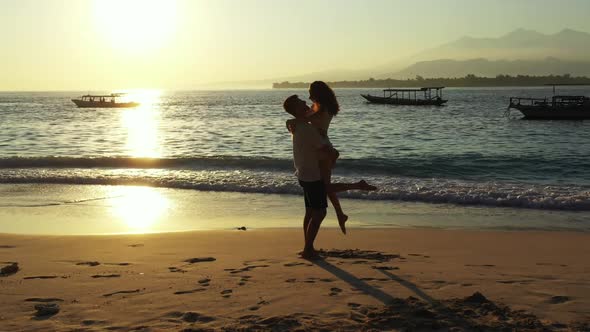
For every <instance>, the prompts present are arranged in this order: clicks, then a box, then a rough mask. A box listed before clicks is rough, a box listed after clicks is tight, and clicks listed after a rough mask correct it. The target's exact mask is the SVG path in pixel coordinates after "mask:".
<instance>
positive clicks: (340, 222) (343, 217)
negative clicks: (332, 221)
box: [338, 213, 348, 234]
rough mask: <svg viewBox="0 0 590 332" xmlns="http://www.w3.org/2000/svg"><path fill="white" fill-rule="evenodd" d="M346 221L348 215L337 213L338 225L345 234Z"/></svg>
mask: <svg viewBox="0 0 590 332" xmlns="http://www.w3.org/2000/svg"><path fill="white" fill-rule="evenodd" d="M346 221H348V216H347V215H345V214H344V213H343V214H339V215H338V226H340V230H341V231H342V233H343V234H346Z"/></svg>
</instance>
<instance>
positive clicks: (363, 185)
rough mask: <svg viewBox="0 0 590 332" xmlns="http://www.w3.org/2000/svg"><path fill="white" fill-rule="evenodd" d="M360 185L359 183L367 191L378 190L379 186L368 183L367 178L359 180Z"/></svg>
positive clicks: (361, 188)
mask: <svg viewBox="0 0 590 332" xmlns="http://www.w3.org/2000/svg"><path fill="white" fill-rule="evenodd" d="M358 185H359V189H360V190H366V191H373V190H377V187H375V186H372V185H370V184H368V183H367V181H365V180H360V181H359V182H358Z"/></svg>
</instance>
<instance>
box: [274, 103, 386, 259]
mask: <svg viewBox="0 0 590 332" xmlns="http://www.w3.org/2000/svg"><path fill="white" fill-rule="evenodd" d="M283 108H284V109H285V111H287V113H289V114H291V115H293V116H294V117H295V119H292V120H288V121H287V128H289V131H290V132H291V134H292V135H293V163H294V165H295V175H296V176H297V178H298V179H299V185H301V187H302V188H303V198H304V201H305V217H304V218H303V235H304V240H305V246H304V247H303V252H302V253H301V256H302V257H303V258H306V259H316V258H318V253H317V251H316V250H315V248H314V246H313V243H314V241H315V238H316V236H317V234H318V231H319V230H320V225H321V224H322V221H323V220H324V218H325V217H326V208H327V207H328V201H327V194H326V188H325V184H324V181H322V178H321V175H320V166H319V159H320V158H334V159H335V158H337V154H338V151H336V150H335V149H334V148H332V147H329V146H325V145H324V144H323V143H322V137H321V135H320V133H319V131H318V130H317V129H316V128H314V127H313V126H311V125H310V124H309V123H307V120H306V117H305V114H306V113H307V112H308V111H309V107H308V106H307V104H306V103H305V101H303V100H301V99H299V97H298V96H297V95H292V96H290V97H289V98H287V99H286V100H285V102H284V103H283ZM332 188H333V190H334V191H346V190H352V189H361V190H374V189H376V188H375V187H373V186H369V185H368V184H367V183H366V182H364V181H359V182H357V183H333V184H332ZM334 188H335V189H334Z"/></svg>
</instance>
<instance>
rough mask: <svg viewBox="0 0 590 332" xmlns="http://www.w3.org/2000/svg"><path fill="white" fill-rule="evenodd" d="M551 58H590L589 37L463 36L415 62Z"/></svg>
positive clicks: (522, 31) (572, 34)
mask: <svg viewBox="0 0 590 332" xmlns="http://www.w3.org/2000/svg"><path fill="white" fill-rule="evenodd" d="M547 57H554V58H559V59H563V60H578V61H579V60H587V59H589V58H590V34H589V33H586V32H581V31H575V30H571V29H564V30H562V31H560V32H558V33H555V34H549V35H546V34H542V33H539V32H536V31H533V30H526V29H518V30H515V31H512V32H510V33H508V34H506V35H504V36H501V37H499V38H473V37H463V38H460V39H457V40H455V41H452V42H450V43H447V44H443V45H441V46H438V47H435V48H432V49H429V50H426V51H423V52H420V53H418V54H416V55H415V56H413V57H412V58H413V59H414V60H415V61H427V60H436V59H454V60H467V59H475V58H486V59H490V60H516V59H521V60H533V59H545V58H547Z"/></svg>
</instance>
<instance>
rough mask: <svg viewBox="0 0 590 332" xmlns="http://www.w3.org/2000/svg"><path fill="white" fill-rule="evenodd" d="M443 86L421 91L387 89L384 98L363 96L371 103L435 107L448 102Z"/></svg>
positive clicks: (384, 91) (425, 88)
mask: <svg viewBox="0 0 590 332" xmlns="http://www.w3.org/2000/svg"><path fill="white" fill-rule="evenodd" d="M442 89H444V87H443V86H437V87H424V88H419V89H385V90H383V97H379V96H372V95H369V94H367V95H364V94H361V96H362V97H363V98H365V99H366V100H367V101H369V102H370V103H375V104H392V105H435V106H441V105H443V104H444V103H446V102H447V100H445V99H442Z"/></svg>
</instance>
